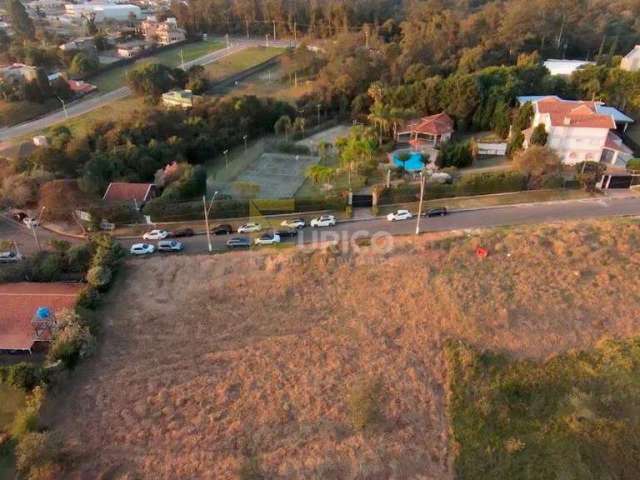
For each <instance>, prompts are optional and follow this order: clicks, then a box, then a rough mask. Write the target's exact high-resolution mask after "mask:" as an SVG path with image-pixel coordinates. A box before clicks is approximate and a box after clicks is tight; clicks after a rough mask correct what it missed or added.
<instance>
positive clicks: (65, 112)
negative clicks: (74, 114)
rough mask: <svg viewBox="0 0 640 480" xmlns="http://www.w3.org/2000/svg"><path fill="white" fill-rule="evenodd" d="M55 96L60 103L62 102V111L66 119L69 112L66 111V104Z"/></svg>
mask: <svg viewBox="0 0 640 480" xmlns="http://www.w3.org/2000/svg"><path fill="white" fill-rule="evenodd" d="M56 98H57V99H58V100H60V103H61V104H62V111H63V112H64V118H66V119H68V118H69V112H67V106H66V105H65V103H64V100H62V99H61V98H60V97H58V96H56Z"/></svg>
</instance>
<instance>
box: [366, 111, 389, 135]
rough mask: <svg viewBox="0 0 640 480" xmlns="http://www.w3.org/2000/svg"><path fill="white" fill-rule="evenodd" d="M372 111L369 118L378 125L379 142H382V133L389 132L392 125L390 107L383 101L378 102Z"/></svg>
mask: <svg viewBox="0 0 640 480" xmlns="http://www.w3.org/2000/svg"><path fill="white" fill-rule="evenodd" d="M370 112H371V113H369V116H368V117H367V118H368V120H369V121H370V122H372V123H373V124H374V125H376V126H377V127H378V143H380V144H381V143H382V134H383V133H386V132H388V131H389V127H390V126H391V119H390V112H389V109H388V108H387V107H386V106H385V105H384V104H383V103H382V102H376V103H374V104H373V106H372V107H371V110H370Z"/></svg>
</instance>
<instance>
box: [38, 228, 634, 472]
mask: <svg viewBox="0 0 640 480" xmlns="http://www.w3.org/2000/svg"><path fill="white" fill-rule="evenodd" d="M440 237H442V236H440ZM478 244H481V245H483V246H485V247H487V248H488V249H489V250H490V255H489V257H488V258H487V259H485V260H479V259H477V258H476V257H475V255H474V248H475V246H476V245H478ZM639 247H640V227H638V225H636V224H635V223H632V222H627V221H616V222H600V223H581V224H570V225H565V226H561V227H552V226H547V227H523V228H519V229H511V230H506V229H505V230H498V231H494V232H491V233H487V234H482V235H480V236H472V237H470V238H452V239H447V238H440V239H439V240H436V241H434V240H433V238H429V237H421V238H419V239H417V240H416V239H405V240H400V239H399V240H398V241H397V242H396V245H395V247H394V249H393V251H392V252H391V253H388V254H381V253H376V252H375V251H373V250H372V249H368V248H365V249H363V250H362V251H360V252H353V251H347V252H344V251H343V252H337V253H335V252H334V253H332V252H329V251H320V250H316V251H311V252H303V251H293V250H289V251H283V252H280V253H278V254H277V255H270V254H269V253H268V252H266V251H263V252H257V253H256V252H251V253H240V254H230V255H223V256H214V257H164V258H161V257H156V258H153V259H147V260H146V261H140V262H138V261H135V262H132V263H131V265H129V266H128V267H127V272H126V273H125V279H124V281H122V282H120V284H119V285H118V286H117V288H116V289H115V290H114V292H113V293H112V294H111V296H110V305H109V306H108V307H106V308H105V309H104V312H103V314H104V322H105V336H104V338H103V339H102V345H103V346H102V348H101V350H100V352H99V354H98V355H97V357H96V358H94V359H93V360H89V361H88V362H87V363H86V364H84V365H83V366H82V367H81V368H80V369H79V370H78V371H77V372H76V373H75V374H74V376H73V379H72V380H71V381H70V384H68V385H66V386H65V388H64V392H60V393H58V395H56V397H55V400H54V402H53V403H52V405H50V412H49V419H48V420H49V422H50V424H51V425H52V427H54V428H56V429H58V430H60V431H61V432H62V433H63V435H64V438H65V439H66V443H67V445H68V446H69V448H70V450H71V451H72V452H74V454H75V456H74V461H73V464H72V465H71V467H70V469H71V471H72V472H71V474H70V477H71V478H149V479H158V478H167V479H169V478H171V479H173V478H181V479H186V478H211V479H231V478H237V475H238V471H239V468H240V466H241V465H246V464H247V462H252V461H253V460H252V459H257V464H258V465H259V467H260V469H261V471H262V472H263V473H264V474H265V476H266V478H279V479H302V478H304V479H313V478H317V479H391V478H393V479H446V478H452V476H453V474H452V469H451V452H450V451H449V448H448V420H447V418H446V413H445V398H444V396H445V395H444V385H445V375H446V372H445V368H444V360H443V355H442V345H443V342H444V340H445V339H446V338H451V337H453V338H461V339H464V340H467V341H469V342H470V343H471V344H474V345H477V346H480V347H482V348H492V349H498V350H503V351H508V352H512V353H514V354H516V355H518V356H527V357H536V358H543V357H546V356H548V355H550V354H553V353H555V352H558V351H562V350H565V349H568V348H572V347H581V346H587V345H590V344H591V343H592V342H593V341H594V340H596V339H599V338H601V337H603V336H610V335H620V336H626V335H631V334H637V332H638V326H639V325H640V320H637V318H638V316H637V311H638V307H639V305H640V299H639V293H638V288H637V287H638V281H637V271H638V267H639V264H640V253H639V252H640V249H639ZM373 379H381V380H382V388H381V389H380V391H381V392H383V393H381V395H380V396H381V398H380V399H379V401H380V403H379V406H380V410H381V411H380V414H381V415H380V416H381V419H380V421H376V422H375V425H373V426H372V427H371V428H365V429H364V430H362V431H360V430H355V429H354V428H353V426H352V423H351V422H350V416H349V395H350V391H351V390H350V389H351V388H352V386H353V385H356V384H358V382H366V381H373ZM100 476H102V477H100Z"/></svg>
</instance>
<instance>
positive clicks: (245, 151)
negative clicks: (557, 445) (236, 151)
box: [242, 134, 247, 155]
mask: <svg viewBox="0 0 640 480" xmlns="http://www.w3.org/2000/svg"><path fill="white" fill-rule="evenodd" d="M242 140H244V154H245V155H246V154H247V135H246V134H245V135H243V136H242Z"/></svg>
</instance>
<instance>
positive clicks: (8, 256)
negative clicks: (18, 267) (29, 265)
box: [0, 251, 22, 263]
mask: <svg viewBox="0 0 640 480" xmlns="http://www.w3.org/2000/svg"><path fill="white" fill-rule="evenodd" d="M20 260H22V255H20V254H19V253H16V252H11V251H9V252H0V263H14V262H19V261H20Z"/></svg>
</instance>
